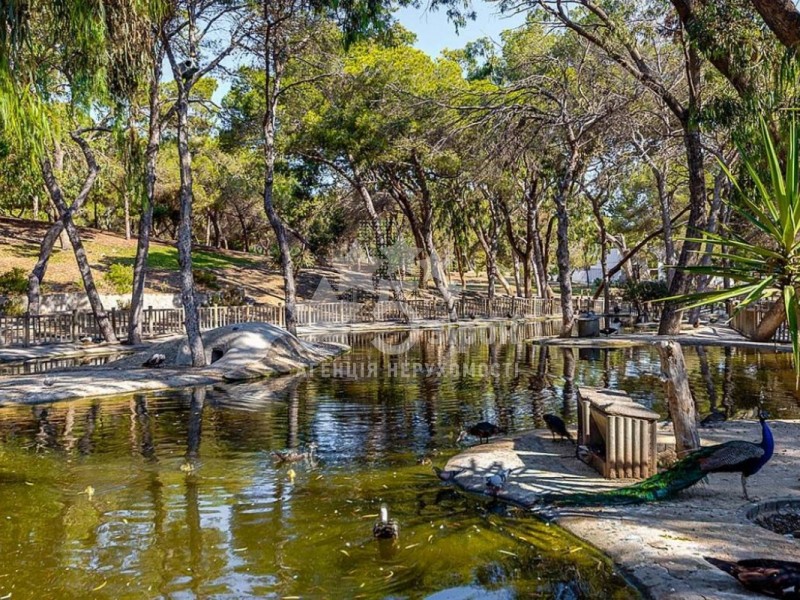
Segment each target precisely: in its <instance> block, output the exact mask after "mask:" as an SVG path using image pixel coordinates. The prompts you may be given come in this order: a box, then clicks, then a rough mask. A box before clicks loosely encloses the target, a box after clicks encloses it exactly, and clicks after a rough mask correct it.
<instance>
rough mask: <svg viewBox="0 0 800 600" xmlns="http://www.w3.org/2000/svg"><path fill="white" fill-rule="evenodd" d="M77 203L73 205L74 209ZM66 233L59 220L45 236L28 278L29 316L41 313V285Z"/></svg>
mask: <svg viewBox="0 0 800 600" xmlns="http://www.w3.org/2000/svg"><path fill="white" fill-rule="evenodd" d="M74 207H75V203H73V208H74ZM62 231H64V223H63V222H62V221H61V220H57V221H56V222H55V223H53V224H52V225H51V226H50V227H49V228H48V230H47V232H46V233H45V234H44V238H42V243H41V244H40V245H39V258H38V260H37V261H36V264H35V265H34V267H33V270H32V271H31V274H30V275H29V276H28V314H30V315H33V316H37V315H39V313H40V311H41V300H42V297H41V285H42V282H43V281H44V276H45V273H47V264H48V262H49V261H50V256H51V255H52V253H53V248H54V247H55V245H56V241H58V239H59V238H60V237H61V232H62Z"/></svg>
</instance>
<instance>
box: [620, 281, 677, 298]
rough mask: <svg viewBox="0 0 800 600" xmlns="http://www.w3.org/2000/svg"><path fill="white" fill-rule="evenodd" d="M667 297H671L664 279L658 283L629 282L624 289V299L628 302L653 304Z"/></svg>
mask: <svg viewBox="0 0 800 600" xmlns="http://www.w3.org/2000/svg"><path fill="white" fill-rule="evenodd" d="M667 296H669V288H668V287H667V282H666V281H664V280H663V279H659V280H657V281H633V280H628V281H626V282H625V285H624V286H623V288H622V299H623V300H626V301H628V302H635V303H639V302H653V301H654V300H659V299H661V298H666V297H667Z"/></svg>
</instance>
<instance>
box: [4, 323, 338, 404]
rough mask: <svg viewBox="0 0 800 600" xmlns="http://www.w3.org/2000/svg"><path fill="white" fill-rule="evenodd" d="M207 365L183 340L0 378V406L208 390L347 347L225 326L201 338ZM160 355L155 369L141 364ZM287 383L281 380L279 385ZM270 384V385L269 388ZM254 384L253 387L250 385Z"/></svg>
mask: <svg viewBox="0 0 800 600" xmlns="http://www.w3.org/2000/svg"><path fill="white" fill-rule="evenodd" d="M203 343H204V345H205V350H206V359H207V361H208V362H209V363H211V364H209V366H207V367H202V368H198V369H195V368H192V367H191V366H190V365H191V356H190V354H189V346H188V343H187V342H186V339H185V338H180V339H174V340H171V341H166V342H162V343H160V344H155V345H153V346H150V347H149V348H148V349H147V350H145V351H142V352H137V353H136V354H132V355H130V356H126V357H125V358H122V359H120V360H117V361H114V362H111V363H108V364H107V365H103V366H97V367H78V368H72V369H67V370H64V371H53V372H51V373H48V374H47V375H46V376H45V375H42V374H40V373H37V374H34V375H22V376H16V375H15V376H8V377H0V406H3V405H5V404H12V403H24V404H34V403H39V402H55V401H59V400H71V399H74V398H88V397H93V396H109V395H117V394H129V393H132V392H145V391H154V390H160V389H168V388H182V387H187V386H197V385H210V384H217V383H221V382H224V381H226V380H227V381H241V380H245V379H256V378H259V377H268V376H271V375H281V374H285V373H292V372H295V371H300V370H303V369H306V368H309V367H313V366H315V365H318V364H320V363H322V362H323V361H326V360H329V359H331V358H333V357H334V356H336V355H338V354H341V353H342V352H345V351H346V350H347V349H348V348H347V346H342V345H338V344H322V343H312V342H305V341H303V340H299V339H297V338H296V337H295V336H293V335H292V334H290V333H288V332H287V331H284V330H283V329H280V328H278V327H275V326H273V325H268V324H266V323H246V324H241V325H229V326H227V327H221V328H219V329H214V330H212V331H207V332H205V333H204V334H203ZM154 355H163V356H164V359H163V361H160V364H159V366H158V367H157V368H148V367H145V366H144V364H145V363H146V362H147V361H148V360H149V359H151V358H152V357H153V356H154ZM284 379H286V380H285V381H283V380H284ZM292 382H293V378H291V377H290V378H281V380H276V381H275V382H270V384H269V385H266V383H265V382H259V384H258V387H260V386H262V385H265V386H266V388H268V389H269V394H268V396H269V398H272V397H277V394H278V392H279V391H280V390H281V389H282V388H283V387H284V385H291V384H292ZM273 383H274V385H273ZM253 385H256V384H253Z"/></svg>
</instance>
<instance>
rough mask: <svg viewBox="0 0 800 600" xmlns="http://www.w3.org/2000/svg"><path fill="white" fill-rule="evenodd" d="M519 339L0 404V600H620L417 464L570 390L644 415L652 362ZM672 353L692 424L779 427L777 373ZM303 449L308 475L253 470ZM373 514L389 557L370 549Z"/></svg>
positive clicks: (385, 339) (565, 539) (620, 592)
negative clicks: (692, 396)
mask: <svg viewBox="0 0 800 600" xmlns="http://www.w3.org/2000/svg"><path fill="white" fill-rule="evenodd" d="M540 334H541V324H536V325H533V324H530V325H513V326H510V327H506V326H499V327H491V328H459V329H451V330H427V331H419V332H410V333H409V332H393V333H384V334H359V335H350V336H345V337H344V338H342V336H326V337H327V338H328V339H331V340H335V341H340V342H345V343H349V344H350V345H352V346H353V351H352V352H350V353H349V354H347V355H344V356H342V357H340V358H339V359H337V360H336V361H334V362H333V363H331V364H329V365H325V366H323V367H320V368H317V369H315V370H314V371H312V372H311V373H309V374H307V375H303V376H298V377H292V378H288V379H280V380H270V381H264V382H259V383H249V384H243V385H221V386H215V387H212V388H201V389H185V390H177V391H171V392H163V393H157V394H147V395H136V396H132V397H125V398H114V399H103V400H94V401H76V402H64V403H59V404H54V405H39V406H28V407H20V406H16V407H6V408H2V409H0V523H2V527H0V553H2V557H3V560H2V561H0V598H6V597H10V598H31V597H37V596H41V595H42V592H43V591H44V590H47V592H48V594H50V596H52V597H64V598H67V597H76V598H78V597H93V598H142V597H171V598H189V597H198V596H199V597H214V598H241V597H253V596H256V597H265V598H288V597H302V598H425V597H431V598H436V599H442V598H445V599H463V598H520V597H524V598H553V597H561V598H582V597H586V598H598V597H602V598H632V597H635V594H634V593H633V592H632V591H631V589H630V588H629V587H627V585H626V583H625V581H624V580H623V579H622V578H621V577H620V576H618V575H617V574H615V573H614V571H613V569H612V568H611V567H610V565H609V564H608V563H607V562H606V561H605V560H604V559H603V557H602V556H600V555H599V554H597V553H596V552H594V551H593V550H592V549H591V548H589V547H587V546H585V545H583V544H581V543H580V542H579V541H578V540H576V539H575V538H573V537H572V536H569V535H568V534H566V533H565V532H563V531H562V530H560V529H559V528H557V527H555V526H548V525H547V524H545V523H542V522H541V521H538V520H536V519H533V518H530V517H526V516H524V515H523V514H521V511H516V510H514V509H508V508H506V507H504V506H503V505H501V504H497V503H492V502H489V499H488V498H476V497H470V496H465V495H462V494H459V493H457V492H455V491H454V490H452V489H450V488H448V487H447V486H444V485H443V484H441V483H439V481H438V480H437V479H436V478H435V476H434V475H433V473H432V472H431V467H430V466H428V465H427V464H419V463H420V462H426V461H425V460H422V459H424V458H425V459H430V460H431V461H432V462H433V464H434V465H443V464H444V463H445V462H446V460H447V458H448V457H449V456H450V455H452V454H454V453H455V452H457V451H458V447H457V446H456V442H455V440H456V437H457V434H458V431H459V430H460V429H461V427H462V426H464V425H466V424H470V423H473V422H475V421H476V420H480V419H490V420H496V421H498V422H500V423H501V424H503V425H505V426H507V427H509V429H511V430H522V429H527V428H530V427H534V426H541V416H542V415H543V414H544V413H545V412H550V411H554V412H558V413H560V414H563V415H565V416H566V417H567V418H568V419H571V418H572V417H573V416H574V412H575V409H574V394H573V390H574V388H575V386H577V385H582V384H587V385H604V384H608V385H611V386H612V387H618V388H622V389H627V390H629V391H630V392H631V393H632V394H634V395H636V396H637V397H638V398H640V399H641V400H642V401H644V402H647V403H648V404H649V405H651V406H653V407H655V408H656V409H657V410H663V390H662V388H663V383H661V381H660V378H659V374H660V368H659V366H658V360H657V356H656V355H655V354H654V352H653V351H652V350H651V349H649V348H632V349H624V350H612V351H607V352H606V351H601V352H600V353H599V354H598V353H597V352H594V351H589V352H587V351H584V350H574V351H573V350H567V349H561V348H549V349H548V348H546V347H539V346H534V345H531V344H530V343H526V342H525V340H527V339H529V338H532V337H534V336H536V335H540ZM686 353H687V361H688V362H689V363H690V369H691V370H692V384H693V387H694V388H695V389H696V391H697V394H698V400H699V401H700V403H701V405H703V407H704V410H705V409H706V408H707V406H708V403H709V397H712V398H713V399H714V402H716V403H717V404H718V405H720V406H722V405H725V406H730V407H731V408H730V410H731V414H734V415H738V414H741V415H745V414H747V411H749V410H751V409H752V407H753V406H755V403H756V402H757V401H758V399H759V398H763V400H764V401H765V402H766V403H767V405H768V407H769V408H770V409H772V410H774V411H780V415H781V416H787V417H789V416H796V415H797V414H798V413H799V412H800V411H798V406H797V399H796V397H795V392H794V391H793V390H794V386H793V381H794V380H793V377H790V378H789V379H788V380H787V379H786V373H785V372H786V371H787V369H789V371H788V373H789V374H790V373H791V371H790V365H789V363H788V357H786V356H784V355H771V354H755V353H752V352H742V351H740V350H734V351H726V350H724V349H721V348H720V349H716V348H707V349H705V356H704V358H703V357H702V356H703V354H702V352H701V353H700V354H698V353H697V352H696V351H695V350H694V349H691V348H687V351H686ZM703 364H706V365H708V368H707V369H706V368H705V367H703V368H701V365H703ZM704 373H705V376H704ZM712 390H713V393H712ZM312 441H313V442H315V443H316V444H318V446H319V448H318V450H317V458H316V459H315V460H312V461H308V460H304V461H299V462H297V463H294V464H292V465H283V464H280V463H278V462H276V461H275V460H274V459H273V457H272V456H271V455H270V451H272V450H279V449H283V448H287V447H299V446H301V445H303V444H307V443H310V442H312ZM382 502H385V503H386V504H387V505H388V506H389V510H390V513H391V515H392V517H394V518H396V519H397V520H398V521H399V523H400V538H399V541H398V542H397V543H396V544H395V545H386V544H379V543H378V542H376V541H375V540H373V538H372V535H371V530H372V525H373V523H374V521H375V518H376V516H377V513H378V510H379V506H380V504H381V503H382ZM9 594H11V596H8V595H9Z"/></svg>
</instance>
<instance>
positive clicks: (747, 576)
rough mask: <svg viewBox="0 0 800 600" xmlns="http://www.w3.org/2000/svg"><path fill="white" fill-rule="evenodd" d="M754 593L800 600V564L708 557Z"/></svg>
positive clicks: (712, 562)
mask: <svg viewBox="0 0 800 600" xmlns="http://www.w3.org/2000/svg"><path fill="white" fill-rule="evenodd" d="M703 558H705V559H706V560H707V561H708V562H710V563H711V564H712V565H714V566H715V567H717V568H718V569H721V570H723V571H725V572H726V573H727V574H728V575H730V576H731V577H735V578H736V580H737V581H738V582H739V583H741V584H742V585H743V586H744V587H746V588H747V589H748V590H750V591H752V592H758V593H760V594H766V595H767V596H772V597H773V598H785V599H788V600H800V563H798V562H790V561H788V560H773V559H769V558H748V559H745V560H740V561H737V562H733V561H730V560H721V559H719V558H712V557H710V556H705V557H703Z"/></svg>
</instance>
